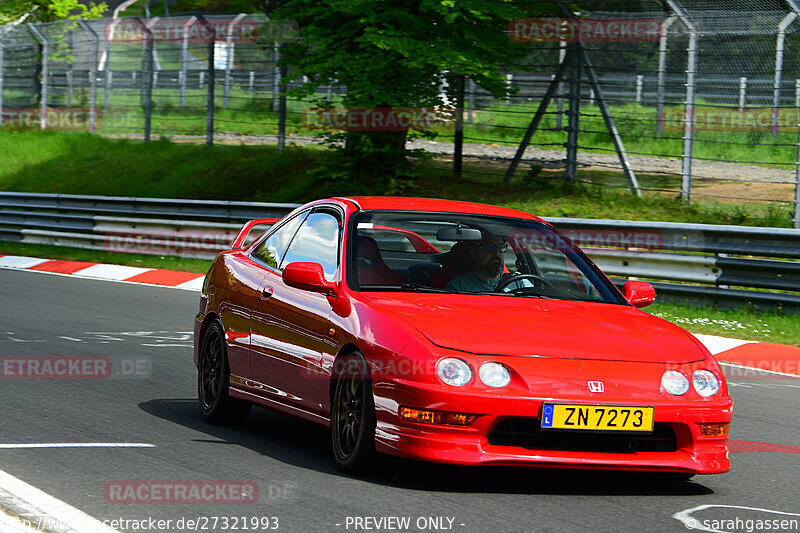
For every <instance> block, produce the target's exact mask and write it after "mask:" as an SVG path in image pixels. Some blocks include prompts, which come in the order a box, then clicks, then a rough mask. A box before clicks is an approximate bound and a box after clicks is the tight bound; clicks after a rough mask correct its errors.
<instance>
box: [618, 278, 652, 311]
mask: <svg viewBox="0 0 800 533" xmlns="http://www.w3.org/2000/svg"><path fill="white" fill-rule="evenodd" d="M622 294H623V295H624V296H625V299H626V300H628V303H629V304H631V305H632V306H634V307H646V306H648V305H650V304H651V303H653V302H654V301H655V300H656V290H655V289H654V288H653V286H652V285H650V284H649V283H647V282H646V281H626V282H625V285H623V286H622Z"/></svg>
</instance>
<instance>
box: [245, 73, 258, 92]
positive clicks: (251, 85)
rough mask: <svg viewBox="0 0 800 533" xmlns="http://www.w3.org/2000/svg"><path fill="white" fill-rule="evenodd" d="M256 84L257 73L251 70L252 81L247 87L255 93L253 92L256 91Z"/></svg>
mask: <svg viewBox="0 0 800 533" xmlns="http://www.w3.org/2000/svg"><path fill="white" fill-rule="evenodd" d="M255 83H256V72H255V71H254V70H251V71H250V80H249V82H248V84H247V87H248V89H249V90H250V92H253V90H254V89H255Z"/></svg>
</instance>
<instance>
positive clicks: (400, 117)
mask: <svg viewBox="0 0 800 533" xmlns="http://www.w3.org/2000/svg"><path fill="white" fill-rule="evenodd" d="M301 123H302V124H303V125H304V126H305V127H306V128H309V129H312V130H313V129H321V130H344V131H408V130H417V131H431V130H437V131H444V130H452V129H454V128H455V119H454V117H453V115H452V113H448V112H446V111H436V110H434V109H433V108H398V107H376V108H374V109H366V108H364V109H326V108H311V109H306V110H304V111H303V113H302V120H301Z"/></svg>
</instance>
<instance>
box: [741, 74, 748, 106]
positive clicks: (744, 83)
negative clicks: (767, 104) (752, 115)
mask: <svg viewBox="0 0 800 533" xmlns="http://www.w3.org/2000/svg"><path fill="white" fill-rule="evenodd" d="M746 107H747V77H746V76H742V77H740V78H739V110H740V111H744V109H745V108H746Z"/></svg>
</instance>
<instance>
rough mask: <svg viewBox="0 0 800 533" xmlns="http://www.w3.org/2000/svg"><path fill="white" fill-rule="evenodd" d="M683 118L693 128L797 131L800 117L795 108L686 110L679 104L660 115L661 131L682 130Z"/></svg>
mask: <svg viewBox="0 0 800 533" xmlns="http://www.w3.org/2000/svg"><path fill="white" fill-rule="evenodd" d="M684 119H686V120H688V121H689V127H690V128H692V129H693V130H694V131H722V132H737V131H743V132H744V131H774V130H777V131H789V132H796V131H797V124H798V121H800V111H798V110H797V109H772V108H753V109H736V108H728V109H722V108H703V109H693V110H689V113H688V115H687V113H686V110H685V109H683V108H680V107H675V108H672V109H665V110H664V112H663V113H662V115H661V121H662V124H663V125H664V131H669V132H675V133H679V132H682V131H684V128H685V124H684Z"/></svg>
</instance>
